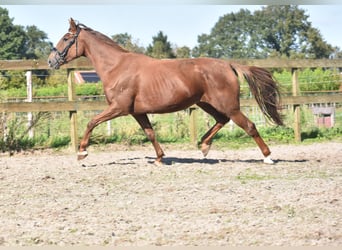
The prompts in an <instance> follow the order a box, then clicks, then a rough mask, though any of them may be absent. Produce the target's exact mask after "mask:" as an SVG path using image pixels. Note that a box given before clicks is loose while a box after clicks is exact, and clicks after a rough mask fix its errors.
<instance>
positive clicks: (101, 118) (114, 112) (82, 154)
mask: <svg viewBox="0 0 342 250" xmlns="http://www.w3.org/2000/svg"><path fill="white" fill-rule="evenodd" d="M122 115H125V113H124V112H122V110H121V109H118V108H117V107H116V106H115V105H113V104H112V105H110V106H109V107H108V108H107V109H105V110H104V111H103V112H101V113H100V114H98V115H96V116H95V117H94V118H93V119H92V120H91V121H90V122H89V123H88V124H87V128H86V130H85V132H84V136H83V138H82V140H81V142H80V148H79V151H78V153H77V159H78V160H82V159H84V158H86V157H87V156H88V152H87V147H88V144H89V139H90V136H91V133H92V131H93V129H94V128H95V127H96V126H98V125H99V124H101V123H102V122H105V121H109V120H111V119H114V118H116V117H119V116H122Z"/></svg>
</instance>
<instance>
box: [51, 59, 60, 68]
mask: <svg viewBox="0 0 342 250" xmlns="http://www.w3.org/2000/svg"><path fill="white" fill-rule="evenodd" d="M48 65H49V67H50V68H53V69H59V67H60V65H59V63H58V61H57V60H53V59H48Z"/></svg>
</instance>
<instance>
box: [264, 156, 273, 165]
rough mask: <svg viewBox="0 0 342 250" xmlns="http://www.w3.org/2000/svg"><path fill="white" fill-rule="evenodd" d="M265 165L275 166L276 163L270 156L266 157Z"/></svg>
mask: <svg viewBox="0 0 342 250" xmlns="http://www.w3.org/2000/svg"><path fill="white" fill-rule="evenodd" d="M264 163H266V164H274V161H273V160H272V159H271V156H270V155H269V156H266V157H265V158H264Z"/></svg>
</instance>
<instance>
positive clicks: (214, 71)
mask: <svg viewBox="0 0 342 250" xmlns="http://www.w3.org/2000/svg"><path fill="white" fill-rule="evenodd" d="M69 22H70V28H69V32H68V33H66V34H65V35H64V36H63V37H62V38H61V40H60V41H59V42H58V44H57V46H56V48H54V49H53V51H52V52H51V54H50V55H49V59H48V64H49V66H50V67H52V68H55V69H58V68H59V67H60V66H61V65H63V64H65V63H68V62H70V61H72V60H73V59H75V58H78V57H81V56H85V57H87V58H88V59H89V60H90V61H91V63H92V65H93V66H94V68H95V70H96V72H97V74H98V75H99V77H100V78H101V81H102V82H103V89H104V93H105V96H106V100H107V103H108V108H107V109H105V110H104V111H103V112H101V113H100V114H98V115H96V116H95V117H94V118H93V119H92V120H91V121H90V122H89V123H88V125H87V128H86V130H85V134H84V136H83V138H82V140H81V142H80V146H79V152H78V160H81V159H84V158H85V157H86V156H87V155H88V153H87V146H88V143H89V139H90V135H91V133H92V131H93V129H94V128H95V127H96V126H97V125H99V124H100V123H102V122H104V121H108V120H111V119H114V118H116V117H119V116H124V115H128V114H130V115H132V116H133V117H134V118H135V119H136V121H137V122H138V123H139V125H140V126H141V128H142V129H143V130H144V132H145V134H146V136H147V137H148V139H149V140H150V141H151V142H152V144H153V147H154V149H155V151H156V154H157V158H156V160H155V163H156V164H161V162H162V157H163V156H164V152H163V150H162V149H161V147H160V145H159V143H158V142H157V140H156V136H155V133H154V131H153V128H152V126H151V123H150V121H149V119H148V117H147V114H148V113H169V112H175V111H179V110H183V109H185V108H188V107H189V106H191V105H193V104H196V105H197V106H198V107H200V108H202V109H203V110H204V111H205V112H207V113H209V114H210V115H212V116H213V118H214V119H215V121H216V123H215V125H214V126H213V127H212V128H211V129H210V130H209V131H208V132H207V133H206V134H205V135H204V136H203V137H202V139H201V150H202V152H203V155H204V156H206V155H207V154H208V151H209V149H210V146H211V143H212V140H213V137H214V136H215V134H216V133H217V132H218V131H219V130H220V129H221V128H222V127H223V126H224V125H225V124H226V123H227V122H228V121H229V120H230V119H232V120H233V122H234V123H235V124H237V125H238V126H240V127H241V128H242V129H244V130H245V131H246V133H247V134H248V135H250V136H251V137H252V138H253V139H254V140H255V142H256V144H257V145H258V146H259V148H260V150H261V152H262V153H263V155H264V162H265V163H273V161H272V160H271V158H270V154H271V152H270V150H269V148H268V146H267V145H266V144H265V142H264V141H263V139H262V138H261V137H260V135H259V133H258V131H257V129H256V127H255V125H254V123H253V122H251V121H250V120H249V119H248V118H247V117H246V116H245V115H244V114H243V113H242V112H241V111H240V101H239V95H240V85H239V78H245V79H246V80H247V82H248V84H249V87H250V89H251V92H252V93H253V95H254V97H255V99H256V101H257V103H258V104H259V106H260V108H261V110H262V112H263V113H264V115H265V116H266V117H267V118H268V119H269V120H271V121H272V122H273V123H275V124H277V125H282V124H283V122H282V119H281V116H280V114H279V113H278V110H277V108H278V104H279V92H278V87H277V83H276V82H275V81H274V80H273V78H272V75H271V73H270V72H268V71H267V70H265V69H263V68H259V67H253V66H251V67H250V66H243V65H239V64H235V63H230V62H228V61H224V60H220V59H213V58H192V59H173V60H160V59H154V58H151V57H148V56H146V55H142V54H137V53H133V52H129V51H127V50H125V49H123V48H121V47H120V46H119V45H117V44H116V43H115V42H114V41H113V40H112V39H110V38H108V37H107V36H105V35H103V34H101V33H100V32H97V31H94V30H92V29H90V28H88V27H87V26H85V25H83V24H76V23H75V21H74V20H73V19H72V18H71V19H70V20H69Z"/></svg>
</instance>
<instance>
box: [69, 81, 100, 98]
mask: <svg viewBox="0 0 342 250" xmlns="http://www.w3.org/2000/svg"><path fill="white" fill-rule="evenodd" d="M76 94H77V95H83V96H92V95H103V94H104V92H103V87H102V83H91V84H88V83H85V84H78V85H76Z"/></svg>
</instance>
